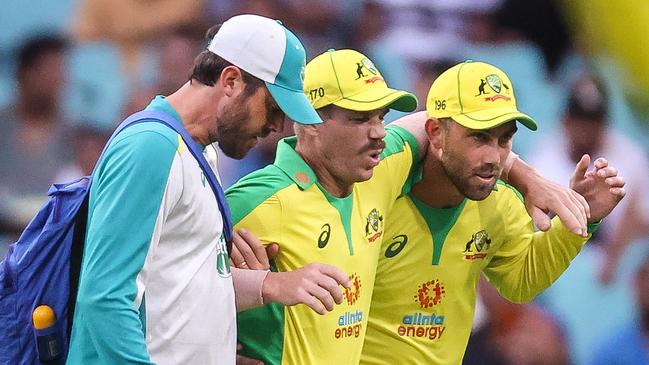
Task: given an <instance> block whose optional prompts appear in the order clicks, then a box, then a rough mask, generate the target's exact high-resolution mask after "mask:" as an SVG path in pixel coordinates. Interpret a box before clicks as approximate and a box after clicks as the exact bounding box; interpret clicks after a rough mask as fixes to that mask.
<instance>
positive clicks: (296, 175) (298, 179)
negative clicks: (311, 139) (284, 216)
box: [274, 136, 317, 190]
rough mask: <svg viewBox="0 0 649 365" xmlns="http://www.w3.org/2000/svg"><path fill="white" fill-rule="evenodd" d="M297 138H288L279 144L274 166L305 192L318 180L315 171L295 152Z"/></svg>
mask: <svg viewBox="0 0 649 365" xmlns="http://www.w3.org/2000/svg"><path fill="white" fill-rule="evenodd" d="M296 145H297V138H296V137H295V136H293V137H286V138H283V139H281V140H280V141H279V142H278V143H277V152H276V154H275V163H274V165H275V166H277V167H279V169H280V170H282V171H284V173H285V174H286V176H288V177H289V178H290V179H291V180H293V182H294V183H295V184H296V185H297V186H299V187H300V189H302V190H304V189H307V188H309V187H310V186H311V185H313V184H314V183H315V182H316V181H317V178H316V176H315V172H313V169H311V167H310V166H309V165H308V164H307V163H306V162H305V161H304V159H302V157H301V156H300V155H299V154H298V153H297V152H296V151H295V146H296Z"/></svg>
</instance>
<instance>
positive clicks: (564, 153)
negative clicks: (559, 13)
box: [529, 75, 649, 283]
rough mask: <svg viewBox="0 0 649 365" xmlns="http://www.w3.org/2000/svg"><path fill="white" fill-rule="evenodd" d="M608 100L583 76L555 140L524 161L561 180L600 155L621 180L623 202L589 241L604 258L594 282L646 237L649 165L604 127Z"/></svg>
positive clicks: (624, 139) (608, 278) (604, 278)
mask: <svg viewBox="0 0 649 365" xmlns="http://www.w3.org/2000/svg"><path fill="white" fill-rule="evenodd" d="M608 105H609V99H608V94H607V91H606V89H605V87H604V85H603V84H602V83H601V82H600V81H599V80H598V79H596V78H594V77H593V76H589V75H584V76H582V77H581V78H580V79H578V80H577V81H576V82H575V84H574V85H573V87H572V89H571V91H570V95H569V97H568V105H567V108H566V110H565V113H564V117H563V120H562V127H563V131H562V132H561V133H560V135H559V136H553V138H549V139H544V140H542V141H541V142H539V145H538V146H537V148H536V149H534V151H536V153H535V155H534V156H531V157H530V159H529V160H530V163H531V164H532V165H533V166H535V167H536V168H538V169H539V170H540V171H541V173H542V174H543V175H544V176H546V177H547V178H549V179H551V180H554V181H556V182H560V181H567V180H568V179H569V178H570V175H571V174H572V170H573V166H574V164H575V163H576V162H577V161H579V159H580V158H581V156H582V155H583V154H585V153H588V154H590V155H591V157H592V158H593V159H592V160H593V161H594V159H595V158H596V157H600V156H604V157H606V158H607V159H608V160H609V161H610V162H611V163H612V164H613V165H614V166H617V167H618V169H619V170H620V171H621V173H622V175H623V176H624V178H625V180H626V182H627V186H628V189H627V198H626V199H624V200H622V202H620V204H619V206H618V208H617V209H616V210H615V211H613V212H612V213H611V215H610V216H609V217H607V218H606V220H604V222H603V223H602V225H601V226H600V228H599V230H598V231H597V233H596V237H595V238H594V241H595V242H599V243H601V244H602V245H603V249H604V251H605V259H604V262H603V265H602V267H601V269H600V280H601V281H602V282H604V283H608V282H610V281H611V280H612V278H613V276H614V274H615V269H616V267H617V262H618V261H619V258H620V256H621V255H622V252H623V251H624V249H625V247H626V246H628V244H629V243H630V242H631V241H632V240H634V239H637V238H640V237H644V236H646V235H647V234H648V233H649V200H647V199H646V196H647V195H649V175H648V174H647V171H649V161H648V160H647V157H646V155H645V153H644V150H643V149H642V148H641V147H640V146H638V145H636V144H635V143H634V142H633V141H631V140H630V139H628V138H627V137H625V136H623V135H621V134H619V133H617V132H616V131H614V130H612V129H611V128H610V127H609V126H608V108H609V106H608Z"/></svg>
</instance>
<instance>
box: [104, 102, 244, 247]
mask: <svg viewBox="0 0 649 365" xmlns="http://www.w3.org/2000/svg"><path fill="white" fill-rule="evenodd" d="M141 122H158V123H162V124H164V125H166V126H167V127H169V128H171V129H173V130H174V131H175V132H176V133H178V134H179V135H180V136H181V137H182V139H183V141H184V142H185V145H187V147H189V151H190V152H191V154H192V155H193V156H194V158H195V159H196V161H198V164H199V165H200V167H201V169H202V170H203V173H204V174H205V177H207V181H208V182H209V184H210V187H211V188H212V192H214V196H215V197H216V202H217V203H218V206H219V210H220V211H221V216H222V217H223V236H224V237H225V242H226V244H227V248H228V253H230V252H231V251H232V216H231V214H230V208H229V206H228V202H227V200H226V199H225V194H224V192H223V188H222V187H221V184H220V183H219V181H218V180H217V178H216V175H215V174H214V171H213V170H212V167H211V166H210V164H209V163H208V162H207V160H206V159H205V156H203V151H202V150H199V147H198V143H196V141H194V139H193V138H192V137H191V136H190V135H189V133H188V132H187V129H185V126H184V125H183V124H182V122H180V121H179V120H178V119H176V118H175V117H174V116H172V115H171V114H169V113H166V112H163V111H160V110H143V111H140V112H137V113H134V114H132V115H131V116H129V117H128V118H126V120H124V121H123V122H122V123H121V124H120V125H119V126H118V127H117V129H115V132H113V135H112V136H111V140H112V139H113V138H114V137H115V136H116V135H117V134H118V133H119V132H121V131H122V130H123V129H124V128H126V127H128V126H130V125H132V124H137V123H141ZM109 143H110V140H109V142H108V143H106V147H105V148H104V152H105V151H106V148H107V147H108V144H109ZM102 155H103V152H102ZM100 159H101V157H100ZM93 174H94V171H93Z"/></svg>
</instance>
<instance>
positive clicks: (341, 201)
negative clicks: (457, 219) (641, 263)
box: [227, 50, 587, 364]
mask: <svg viewBox="0 0 649 365" xmlns="http://www.w3.org/2000/svg"><path fill="white" fill-rule="evenodd" d="M359 69H360V72H359ZM305 85H306V86H305V93H306V94H307V96H309V97H310V99H311V101H312V104H313V105H314V107H315V108H316V109H318V112H319V114H320V115H321V116H322V117H323V118H324V120H325V123H323V124H322V127H317V128H310V127H309V128H301V127H298V128H296V134H297V136H296V137H293V138H288V139H285V140H283V141H281V142H280V143H279V145H278V150H277V157H276V161H275V163H274V164H273V165H270V166H268V167H266V168H264V169H262V170H259V171H257V172H254V173H252V174H250V175H248V176H246V177H244V178H242V179H241V180H240V181H239V182H238V183H237V184H235V185H234V186H233V187H232V188H231V189H229V190H228V192H227V197H228V201H229V203H230V205H231V207H232V210H233V212H234V220H235V222H236V223H237V225H236V227H237V228H246V229H247V230H249V231H252V232H253V233H255V234H256V235H257V236H258V237H259V239H260V240H261V241H262V242H264V243H265V244H268V243H272V242H277V243H279V245H280V246H281V250H280V254H279V256H278V257H277V258H276V259H275V268H274V269H275V270H278V271H291V270H299V269H300V267H302V266H304V265H306V264H309V263H311V262H322V263H325V264H331V265H335V266H338V267H339V268H341V269H342V270H343V271H346V272H347V273H348V274H349V276H350V281H351V282H352V288H350V289H349V290H346V291H345V301H344V302H343V304H342V305H340V306H336V307H335V308H334V309H333V310H332V311H331V312H330V313H327V314H325V315H324V316H319V315H318V314H317V313H315V312H313V311H311V310H309V309H308V308H306V307H304V306H295V307H283V306H281V305H280V306H277V305H268V306H264V307H263V308H258V309H256V310H252V311H247V312H244V313H241V314H240V316H239V340H240V341H241V342H242V343H243V345H244V352H243V353H244V354H246V355H247V356H251V357H254V358H261V359H263V360H264V361H265V362H266V363H267V364H305V363H308V364H329V363H337V364H356V363H358V361H359V360H360V353H361V348H362V343H363V339H364V335H365V329H366V324H367V314H368V310H369V302H370V298H371V294H372V290H373V287H374V285H373V284H374V274H375V270H376V263H377V260H378V256H379V254H380V252H381V247H380V243H381V241H382V240H383V237H384V225H385V220H386V219H385V217H386V212H387V211H388V210H389V209H390V208H391V206H392V204H393V203H394V201H395V200H396V199H397V198H398V197H399V196H400V195H401V194H402V193H403V192H404V191H407V190H408V189H409V181H408V177H409V175H410V170H411V168H412V166H413V165H414V163H415V162H416V161H418V160H419V159H420V156H421V154H422V153H421V152H419V151H422V152H424V153H425V151H426V149H425V148H426V147H427V143H426V138H425V133H424V128H423V123H422V122H421V121H420V120H419V119H420V118H415V119H416V120H408V121H406V122H403V123H400V122H396V123H395V126H390V127H388V128H387V131H386V129H385V128H384V126H383V123H382V122H383V121H382V119H383V116H384V115H385V113H386V112H387V110H388V108H394V109H397V110H405V111H411V110H413V109H414V108H415V106H416V100H415V99H414V97H413V96H412V95H411V94H409V93H406V92H403V91H398V90H393V89H390V88H388V86H387V85H386V83H385V81H384V80H383V78H382V76H381V74H380V73H379V71H378V70H377V69H376V67H375V66H374V65H373V63H372V62H371V61H370V60H369V59H367V57H365V56H364V55H362V54H360V53H358V52H356V51H351V50H340V51H333V50H332V51H328V52H325V53H324V54H322V55H320V56H318V57H316V58H315V59H314V60H313V61H311V62H310V63H309V64H308V65H307V67H306V78H305ZM512 174H513V175H517V174H519V175H518V176H520V179H519V180H518V182H519V183H520V184H521V185H522V186H524V187H525V186H527V187H528V188H531V190H528V194H529V198H530V200H533V201H535V202H536V203H537V206H539V207H540V209H550V210H552V211H557V212H558V213H559V214H560V215H562V212H563V216H567V217H568V220H572V222H573V229H575V231H577V232H579V231H580V229H581V230H583V233H584V234H585V229H586V224H585V221H586V218H585V216H586V212H585V209H586V208H587V205H586V204H585V201H583V204H582V202H581V201H580V200H579V199H582V200H583V198H581V197H580V196H578V197H576V196H573V195H570V194H568V193H566V192H565V191H564V190H558V189H557V188H556V187H555V186H554V185H549V184H548V183H547V182H546V181H540V180H539V177H538V176H537V175H536V174H535V173H534V172H533V170H531V169H530V168H529V167H527V166H526V165H525V164H524V163H522V162H520V161H519V160H515V162H514V168H513V169H512ZM534 189H537V190H534ZM563 194H567V195H563ZM534 198H536V200H534ZM548 198H551V199H548ZM573 199H574V200H573ZM582 219H583V224H582ZM235 243H236V242H235ZM241 249H242V250H241V252H237V250H233V256H232V257H233V261H234V264H238V263H239V262H246V266H248V267H250V263H252V262H253V261H254V260H255V257H254V254H251V253H252V252H253V251H254V250H250V249H248V250H247V251H244V248H243V247H241ZM246 254H248V256H246ZM269 275H270V274H269ZM318 291H321V290H320V289H319V288H313V290H312V293H314V295H315V293H317V292H318ZM314 300H315V299H314ZM330 302H331V301H330ZM329 310H331V309H329ZM324 312H325V311H324V310H323V311H320V313H324Z"/></svg>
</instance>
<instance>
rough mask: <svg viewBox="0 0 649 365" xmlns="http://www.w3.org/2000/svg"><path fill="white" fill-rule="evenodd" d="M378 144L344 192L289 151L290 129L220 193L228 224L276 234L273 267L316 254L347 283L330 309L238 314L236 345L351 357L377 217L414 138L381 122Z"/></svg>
mask: <svg viewBox="0 0 649 365" xmlns="http://www.w3.org/2000/svg"><path fill="white" fill-rule="evenodd" d="M385 142H386V148H385V149H384V151H383V153H382V155H381V161H380V163H379V165H378V166H377V167H376V168H375V169H374V173H373V176H372V178H371V179H369V180H367V181H364V182H361V183H356V184H354V187H353V191H352V193H351V194H350V195H349V196H347V197H344V198H336V197H333V196H331V195H330V194H329V193H328V192H327V191H326V190H325V189H324V188H322V187H321V186H320V184H319V183H318V182H317V180H316V176H315V174H314V172H313V170H312V169H311V168H310V167H309V166H308V165H307V164H306V162H305V161H304V160H303V159H302V158H301V157H300V156H299V154H298V153H297V152H296V151H295V145H296V139H295V138H294V137H292V138H287V139H284V140H282V141H280V143H279V145H278V148H277V155H276V160H275V162H274V164H272V165H269V166H267V167H266V168H264V169H262V170H259V171H256V172H253V173H252V174H250V175H247V176H246V177H244V178H243V179H241V180H240V181H239V182H238V183H236V184H235V185H234V186H233V187H231V188H230V189H229V190H228V191H227V193H226V195H227V198H228V202H229V204H230V207H231V208H232V212H233V218H234V221H235V223H236V226H235V228H237V229H238V228H246V229H248V230H250V231H251V232H253V233H255V234H256V235H257V237H259V239H261V240H262V241H263V242H265V243H269V242H277V243H279V245H280V253H279V256H278V257H277V258H276V259H275V262H274V265H275V267H274V268H273V269H274V270H277V271H290V270H295V269H299V268H301V267H303V266H305V265H307V264H309V263H313V262H318V263H324V264H331V265H335V266H336V267H338V268H340V269H341V270H343V271H344V272H346V273H347V274H348V275H349V279H350V281H351V285H352V287H351V289H349V290H346V291H345V292H344V298H343V303H342V304H341V305H336V306H335V309H334V310H333V311H332V312H329V313H327V314H325V315H319V314H317V313H316V312H314V311H313V310H312V309H310V308H309V307H307V306H305V305H297V306H291V307H284V306H282V305H279V304H270V305H265V306H263V307H260V308H255V309H252V310H248V311H245V312H243V313H241V314H240V316H239V319H238V326H239V341H240V342H241V343H242V344H243V345H244V347H245V350H244V353H245V354H246V355H248V356H250V357H253V358H258V359H262V360H264V361H265V363H266V364H357V363H358V361H359V360H360V353H361V348H362V344H363V339H364V337H365V336H364V335H365V330H366V325H367V315H368V311H369V306H370V299H371V297H372V289H373V286H374V275H375V272H376V264H377V259H378V255H379V253H380V250H381V241H382V239H383V237H384V225H385V217H386V213H387V212H388V210H389V209H390V208H391V207H392V205H393V204H394V202H395V200H396V198H397V197H398V196H399V195H401V192H402V189H403V188H404V185H406V182H407V180H408V175H409V171H410V169H411V167H412V165H413V161H414V160H417V159H418V157H417V156H418V151H417V150H416V149H417V142H416V141H415V140H414V138H413V137H412V135H410V134H409V133H408V132H406V131H405V130H403V129H401V128H398V127H388V128H387V136H386V138H385Z"/></svg>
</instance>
